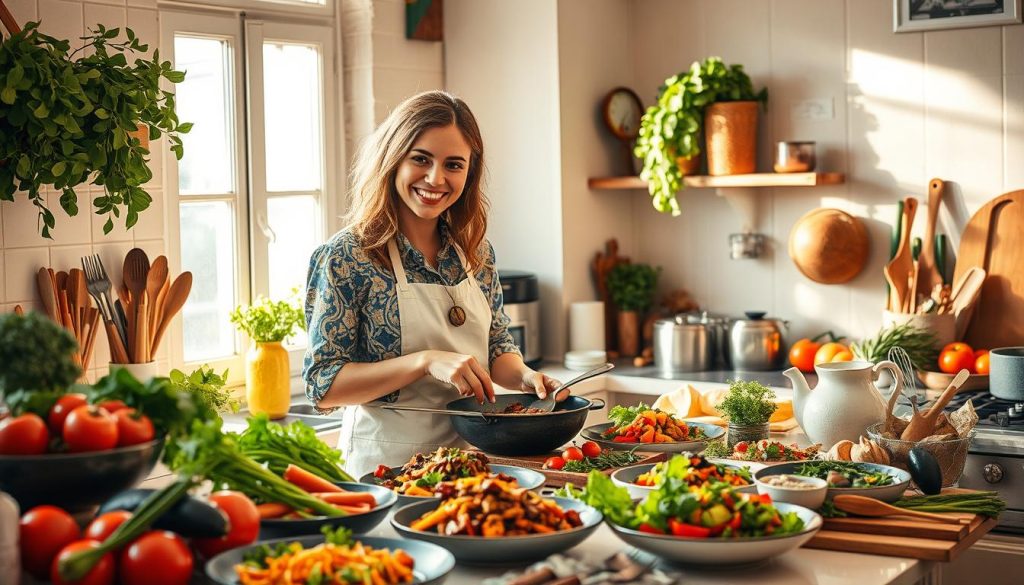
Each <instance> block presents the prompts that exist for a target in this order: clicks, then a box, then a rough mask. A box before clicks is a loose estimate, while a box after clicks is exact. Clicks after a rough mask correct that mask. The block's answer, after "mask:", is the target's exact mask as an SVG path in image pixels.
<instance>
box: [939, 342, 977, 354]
mask: <svg viewBox="0 0 1024 585" xmlns="http://www.w3.org/2000/svg"><path fill="white" fill-rule="evenodd" d="M942 351H969V352H971V353H974V348H972V347H971V346H969V345H967V344H966V343H964V342H962V341H954V342H953V343H947V344H946V345H945V347H943V348H942Z"/></svg>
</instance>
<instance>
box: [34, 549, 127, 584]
mask: <svg viewBox="0 0 1024 585" xmlns="http://www.w3.org/2000/svg"><path fill="white" fill-rule="evenodd" d="M99 545H100V543H98V542H96V541H95V540H76V541H75V542H72V543H71V544H69V545H67V546H65V547H64V548H62V549H61V550H60V552H59V553H58V554H57V558H55V559H53V565H52V566H51V567H50V580H52V581H53V585H111V584H112V583H113V582H114V555H112V554H110V553H107V554H105V555H103V556H102V557H100V560H99V562H97V563H96V565H95V566H93V568H92V569H91V570H90V571H89V572H88V573H86V574H85V577H82V578H81V579H79V580H77V581H66V580H64V579H61V578H60V573H59V571H58V570H57V568H58V567H59V566H60V564H59V563H60V560H61V559H63V558H64V557H67V556H70V555H71V554H73V553H76V552H78V551H82V550H89V549H93V548H96V547H98V546H99Z"/></svg>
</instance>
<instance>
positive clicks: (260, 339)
mask: <svg viewBox="0 0 1024 585" xmlns="http://www.w3.org/2000/svg"><path fill="white" fill-rule="evenodd" d="M231 322H232V323H234V324H235V326H236V327H238V329H239V330H240V331H242V332H244V333H245V334H246V335H248V336H249V338H250V339H251V340H252V342H253V343H252V347H250V348H249V351H248V352H247V353H246V355H245V390H246V401H247V402H248V404H249V411H250V412H252V413H253V414H259V413H261V412H265V413H267V415H268V416H269V417H270V418H281V417H283V416H284V415H285V414H287V412H288V404H289V398H290V395H291V392H290V390H289V385H288V379H289V371H288V350H286V349H285V348H284V346H283V345H282V344H281V342H282V341H284V339H285V338H286V337H289V336H291V335H292V334H293V333H295V330H296V328H304V327H305V318H304V315H303V312H302V306H301V305H300V304H299V301H298V298H292V299H287V300H279V301H272V300H270V299H268V298H266V297H263V296H261V297H258V298H257V299H256V302H255V303H253V304H252V306H249V307H246V306H241V305H240V306H238V307H235V310H234V311H232V312H231Z"/></svg>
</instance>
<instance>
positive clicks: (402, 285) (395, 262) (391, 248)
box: [388, 238, 409, 294]
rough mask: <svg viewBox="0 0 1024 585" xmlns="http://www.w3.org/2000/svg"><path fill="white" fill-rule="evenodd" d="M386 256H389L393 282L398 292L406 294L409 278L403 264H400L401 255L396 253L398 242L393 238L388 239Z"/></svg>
mask: <svg viewBox="0 0 1024 585" xmlns="http://www.w3.org/2000/svg"><path fill="white" fill-rule="evenodd" d="M388 257H389V258H391V269H392V270H393V271H394V272H395V284H396V285H397V286H398V290H399V292H401V293H402V294H408V292H409V278H408V277H407V276H406V274H405V266H402V257H401V256H399V254H398V244H396V243H395V239H394V238H391V239H390V240H388Z"/></svg>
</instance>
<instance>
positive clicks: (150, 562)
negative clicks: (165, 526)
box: [118, 530, 193, 585]
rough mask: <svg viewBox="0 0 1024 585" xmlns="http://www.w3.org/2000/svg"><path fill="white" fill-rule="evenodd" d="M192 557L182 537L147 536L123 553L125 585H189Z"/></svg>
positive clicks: (167, 534)
mask: <svg viewBox="0 0 1024 585" xmlns="http://www.w3.org/2000/svg"><path fill="white" fill-rule="evenodd" d="M192 564H193V559H192V553H191V551H189V550H188V545H187V544H185V541H184V540H182V538H181V537H180V536H178V535H177V534H175V533H173V532H168V531H167V530H154V531H151V532H147V533H146V534H143V535H142V536H140V537H139V538H137V539H136V540H135V542H133V543H131V544H129V545H128V546H127V547H125V549H124V550H123V551H121V558H120V563H119V564H118V573H119V574H120V582H121V583H122V585H188V582H189V578H190V577H191V576H192Z"/></svg>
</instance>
